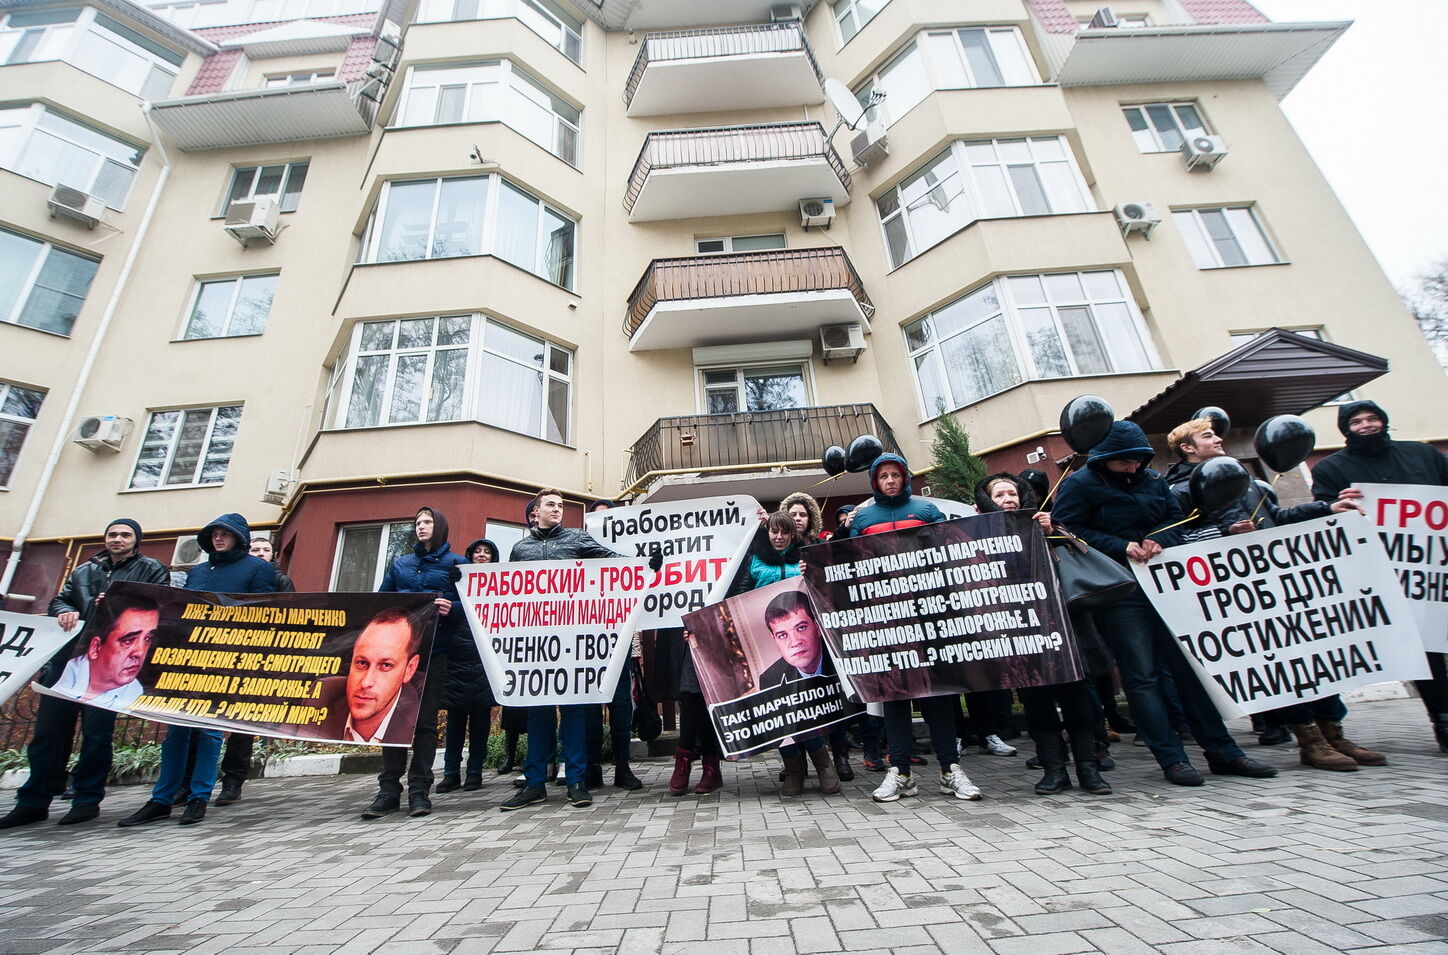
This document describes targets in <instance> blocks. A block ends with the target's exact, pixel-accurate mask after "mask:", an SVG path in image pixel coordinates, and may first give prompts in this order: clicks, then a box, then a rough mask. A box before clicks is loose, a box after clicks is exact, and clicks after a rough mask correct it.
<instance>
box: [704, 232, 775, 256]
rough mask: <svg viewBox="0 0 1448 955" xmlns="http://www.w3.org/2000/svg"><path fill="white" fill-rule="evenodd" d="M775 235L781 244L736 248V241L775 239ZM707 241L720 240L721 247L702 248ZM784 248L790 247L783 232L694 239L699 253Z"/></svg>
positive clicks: (770, 250) (716, 253) (717, 253)
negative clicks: (755, 247) (754, 247)
mask: <svg viewBox="0 0 1448 955" xmlns="http://www.w3.org/2000/svg"><path fill="white" fill-rule="evenodd" d="M775 236H778V237H779V245H777V246H770V247H768V248H764V249H736V248H734V243H735V242H740V241H743V240H745V239H773V238H774V237H775ZM706 242H718V243H719V244H720V247H719V248H717V249H704V248H701V246H702V245H704V243H706ZM784 248H788V245H787V244H786V237H785V234H784V233H783V232H761V233H759V234H758V235H715V236H699V237H696V238H695V239H694V252H695V254H697V255H723V254H724V253H726V252H775V251H778V250H780V249H784Z"/></svg>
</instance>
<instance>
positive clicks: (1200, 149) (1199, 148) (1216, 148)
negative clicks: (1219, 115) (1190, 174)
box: [1182, 136, 1227, 169]
mask: <svg viewBox="0 0 1448 955" xmlns="http://www.w3.org/2000/svg"><path fill="white" fill-rule="evenodd" d="M1226 155H1227V141H1226V140H1224V139H1223V138H1222V137H1220V136H1192V137H1190V138H1189V139H1188V140H1187V141H1186V142H1184V143H1182V162H1184V163H1186V165H1187V168H1188V169H1196V168H1197V167H1198V166H1200V167H1201V168H1203V169H1211V168H1212V167H1213V166H1215V165H1216V164H1217V163H1219V162H1221V161H1222V159H1223V157H1225V156H1226Z"/></svg>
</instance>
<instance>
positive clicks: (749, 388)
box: [703, 365, 809, 414]
mask: <svg viewBox="0 0 1448 955" xmlns="http://www.w3.org/2000/svg"><path fill="white" fill-rule="evenodd" d="M703 376H704V406H705V407H704V413H705V414H733V413H735V412H738V411H778V410H780V409H783V408H803V407H805V405H806V404H808V402H809V399H808V396H807V395H806V392H805V386H804V367H803V366H801V365H773V366H769V367H764V368H718V369H705V370H704V371H703Z"/></svg>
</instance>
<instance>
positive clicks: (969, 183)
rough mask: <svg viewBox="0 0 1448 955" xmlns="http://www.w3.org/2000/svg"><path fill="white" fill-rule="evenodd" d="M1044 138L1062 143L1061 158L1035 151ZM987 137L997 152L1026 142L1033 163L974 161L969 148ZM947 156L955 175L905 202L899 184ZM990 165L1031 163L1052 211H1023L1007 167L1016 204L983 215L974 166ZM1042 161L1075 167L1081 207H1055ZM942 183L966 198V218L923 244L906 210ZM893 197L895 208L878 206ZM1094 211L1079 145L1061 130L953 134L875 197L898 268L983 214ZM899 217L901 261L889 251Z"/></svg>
mask: <svg viewBox="0 0 1448 955" xmlns="http://www.w3.org/2000/svg"><path fill="white" fill-rule="evenodd" d="M1044 141H1055V142H1056V143H1057V145H1058V147H1059V148H1060V151H1061V155H1062V156H1063V157H1064V158H1062V159H1052V158H1044V159H1043V158H1040V157H1039V156H1038V155H1037V151H1036V149H1035V146H1034V144H1035V143H1036V142H1044ZM986 143H989V144H990V145H991V147H992V148H993V149H994V150H995V151H996V154H997V156H998V157H999V154H1000V146H1001V144H1002V143H1008V144H1011V143H1025V144H1026V147H1027V149H1028V150H1030V152H1031V160H1030V162H1029V163H1022V162H1011V161H1007V160H1001V159H999V158H998V159H997V160H996V162H995V163H990V164H987V163H975V162H973V161H972V160H971V157H970V154H969V147H971V146H973V145H984V144H986ZM947 157H948V158H951V159H953V160H954V162H955V172H954V174H953V175H951V176H948V177H946V179H945V180H942V181H941V183H940V185H937V186H935V187H933V188H931V189H930V190H929V191H928V192H927V194H926V195H925V196H922V197H920V198H919V199H916V200H915V201H914V202H913V203H909V204H907V203H905V202H904V201H903V198H904V197H903V196H902V194H901V189H902V188H903V186H904V184H905V183H906V182H910V181H911V180H912V179H914V178H915V177H916V176H917V175H918V174H919V173H921V172H923V171H925V170H928V169H932V168H934V167H936V166H938V165H939V164H941V163H943V162H944V161H945V160H946V159H947ZM988 165H989V166H995V167H1000V168H1001V169H1002V170H1007V169H1009V167H1012V166H1025V165H1029V166H1030V167H1031V168H1032V169H1033V170H1034V171H1035V176H1036V180H1037V182H1038V183H1039V185H1040V187H1041V193H1042V195H1043V196H1044V197H1045V198H1046V201H1047V203H1049V204H1051V205H1052V206H1053V208H1052V209H1051V210H1050V211H1048V212H1045V213H1025V212H1022V211H1021V210H1022V204H1021V197H1020V195H1019V192H1018V191H1017V189H1016V186H1015V183H1014V182H1012V181H1011V178H1010V176H1009V175H1007V174H1004V173H1003V175H1002V178H1003V182H1004V183H1005V185H1006V188H1007V192H1008V193H1009V195H1010V198H1011V202H1012V205H1013V207H1014V212H1013V213H1012V214H1011V215H1009V216H983V215H980V214H979V213H980V211H981V210H982V209H983V205H984V203H983V199H982V192H981V187H980V184H979V182H978V180H977V179H976V177H975V173H974V170H975V169H976V168H984V167H986V166H988ZM1043 165H1065V166H1067V167H1069V169H1070V173H1071V174H1070V177H1069V180H1070V182H1071V184H1072V185H1074V186H1075V188H1076V192H1077V198H1078V199H1079V200H1080V207H1079V208H1067V209H1061V210H1060V211H1057V210H1056V209H1055V208H1054V206H1055V204H1056V203H1055V202H1053V199H1052V196H1051V194H1050V190H1049V189H1048V179H1047V178H1046V177H1045V176H1043V175H1042V174H1041V171H1040V170H1041V167H1042V166H1043ZM952 179H955V180H956V183H955V184H954V186H951V185H949V183H950V181H951V180H952ZM939 189H945V190H947V191H949V190H951V189H953V190H954V200H953V201H954V202H963V203H964V204H965V218H963V219H962V220H961V223H960V226H959V228H957V229H954V230H952V231H951V232H949V233H946V234H945V235H943V236H941V237H940V238H939V239H937V240H936V241H934V242H931V243H929V244H926V245H921V244H920V241H921V240H920V239H918V238H917V237H916V235H915V228H914V226H913V225H912V222H911V219H910V216H909V215H907V212H908V210H909V209H912V208H918V207H919V206H920V205H921V204H922V203H924V202H925V201H927V199H928V198H929V196H930V194H932V193H934V192H936V191H937V190H939ZM892 198H893V201H894V203H895V208H894V209H893V210H892V211H890V212H888V213H884V214H881V212H880V207H881V203H884V202H885V201H886V200H889V199H892ZM937 205H938V203H937ZM1094 211H1096V207H1095V203H1094V201H1093V200H1092V196H1091V190H1090V188H1089V187H1088V186H1087V185H1086V177H1085V176H1083V175H1082V174H1081V166H1080V163H1078V162H1077V161H1076V154H1075V151H1074V150H1073V149H1072V148H1071V142H1070V140H1068V139H1067V138H1066V137H1065V136H1059V135H1057V136H1013V137H1006V138H999V139H969V140H967V139H958V140H955V141H954V142H952V143H951V144H950V145H949V146H947V147H946V148H945V149H944V150H942V151H940V152H939V153H936V154H935V155H934V156H932V157H931V158H930V159H929V160H927V161H926V162H925V163H923V164H921V166H920V167H919V168H918V169H915V170H912V171H911V172H910V174H909V175H908V176H906V177H905V178H904V179H902V180H901V182H900V184H898V185H896V186H893V187H891V188H890V189H888V190H886V191H885V193H884V194H882V195H881V196H880V197H879V198H878V199H876V200H875V213H876V216H877V218H878V219H879V222H880V235H881V241H882V243H883V244H884V247H885V258H886V261H887V262H888V263H889V264H890V268H891V270H894V269H898V268H900V267H902V266H904V265H906V264H907V263H909V262H911V261H914V260H915V259H917V258H919V257H920V256H921V255H922V254H923V253H925V252H927V251H929V250H930V249H932V248H934V247H935V246H937V245H939V244H940V243H942V242H944V241H945V240H946V239H948V238H949V237H950V236H953V235H955V234H956V233H958V232H960V231H961V230H962V229H965V228H968V227H969V226H971V225H972V224H974V223H975V222H978V221H980V220H981V219H985V218H1019V217H1021V216H1025V215H1074V214H1078V213H1083V212H1094ZM897 219H898V220H900V221H901V222H902V223H903V226H904V230H905V237H906V242H907V247H906V252H907V255H906V256H905V257H904V258H903V259H901V260H900V261H899V262H895V261H894V258H893V255H892V254H891V251H890V233H889V227H890V224H891V223H892V222H893V221H895V220H897Z"/></svg>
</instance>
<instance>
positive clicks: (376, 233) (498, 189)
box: [358, 173, 579, 291]
mask: <svg viewBox="0 0 1448 955" xmlns="http://www.w3.org/2000/svg"><path fill="white" fill-rule="evenodd" d="M458 179H481V180H488V183H487V185H486V187H485V188H486V189H487V201H486V206H485V208H484V210H483V222H482V229H481V232H480V238H479V243H478V244H479V248H478V250H477V251H475V252H465V253H463V255H462V256H433V255H431V254H430V253H431V251H432V241H433V237H434V235H435V232H436V229H437V215H438V203H439V201H440V200H441V197H442V186H441V184H442V183H443V182H445V181H452V180H458ZM415 182H432V183H436V184H437V185H436V187H435V188H434V189H433V196H432V212H431V214H430V218H429V219H428V234H427V241H426V248H427V250H428V252H429V254H428V255H426V256H423V257H422V258H417V259H378V258H377V253H378V245H379V244H380V242H381V238H382V229H383V225H384V224H385V223H386V221H387V204H388V200H389V198H390V197H391V194H392V187H393V186H394V185H407V184H411V183H415ZM504 182H506V183H507V184H508V185H510V186H512V187H513V188H515V189H517V190H518V191H519V192H521V193H522V194H523V195H525V196H527V197H528V198H530V199H532V200H534V201H535V202H537V203H538V206H539V215H538V234H537V235H536V236H535V240H536V241H535V247H534V257H533V263H534V265H535V266H537V267H539V268H541V267H542V265H543V264H544V261H545V255H546V252H547V248H548V236H549V233H548V232H546V231H545V230H544V228H543V224H544V223H543V220H544V213H545V212H552V213H553V214H554V215H557V216H558V217H560V218H562V219H566V220H567V221H569V222H571V223H572V224H573V264H572V265H571V266H570V267H569V269H568V273H569V281H568V283H567V284H559V283H555V282H553V280H552V279H551V278H549V277H548V276H547V275H546V274H544V273H543V272H540V271H537V270H536V269H529V268H526V267H524V266H518V268H522V269H524V271H526V272H530V273H532V274H533V275H536V276H538V277H539V278H540V279H542V280H543V281H545V282H548V283H549V284H553V285H558V287H559V288H562V289H567V290H569V291H572V289H573V286H574V284H575V283H576V280H577V276H578V268H579V226H578V220H577V219H576V218H574V217H573V216H571V215H569V214H568V213H566V212H564V211H563V210H562V209H559V208H558V207H557V206H554V205H552V204H551V203H549V202H547V201H546V200H543V199H539V198H538V197H537V196H535V195H533V193H531V192H529V191H528V190H527V189H525V188H524V187H523V186H521V185H519V184H518V183H516V182H514V181H513V180H511V179H507V178H505V177H503V176H500V175H498V174H497V173H490V174H487V175H482V176H441V177H438V178H435V179H392V180H388V181H387V182H385V183H383V185H382V192H381V194H380V195H379V196H378V197H377V206H376V208H375V209H373V211H372V214H371V216H369V217H368V220H367V230H366V232H365V233H364V234H363V237H362V242H361V244H360V246H359V247H358V251H359V259H358V262H359V263H360V264H364V265H376V264H392V263H396V262H422V261H426V260H428V259H433V258H462V257H466V256H470V255H491V256H493V257H494V258H497V259H498V260H499V261H502V262H508V263H509V264H512V265H516V263H513V262H511V260H509V259H506V258H503V256H502V255H500V254H499V253H498V252H497V251H495V243H494V241H493V238H494V223H495V221H496V219H497V217H498V207H499V205H500V204H501V199H500V196H501V193H502V189H503V183H504Z"/></svg>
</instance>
